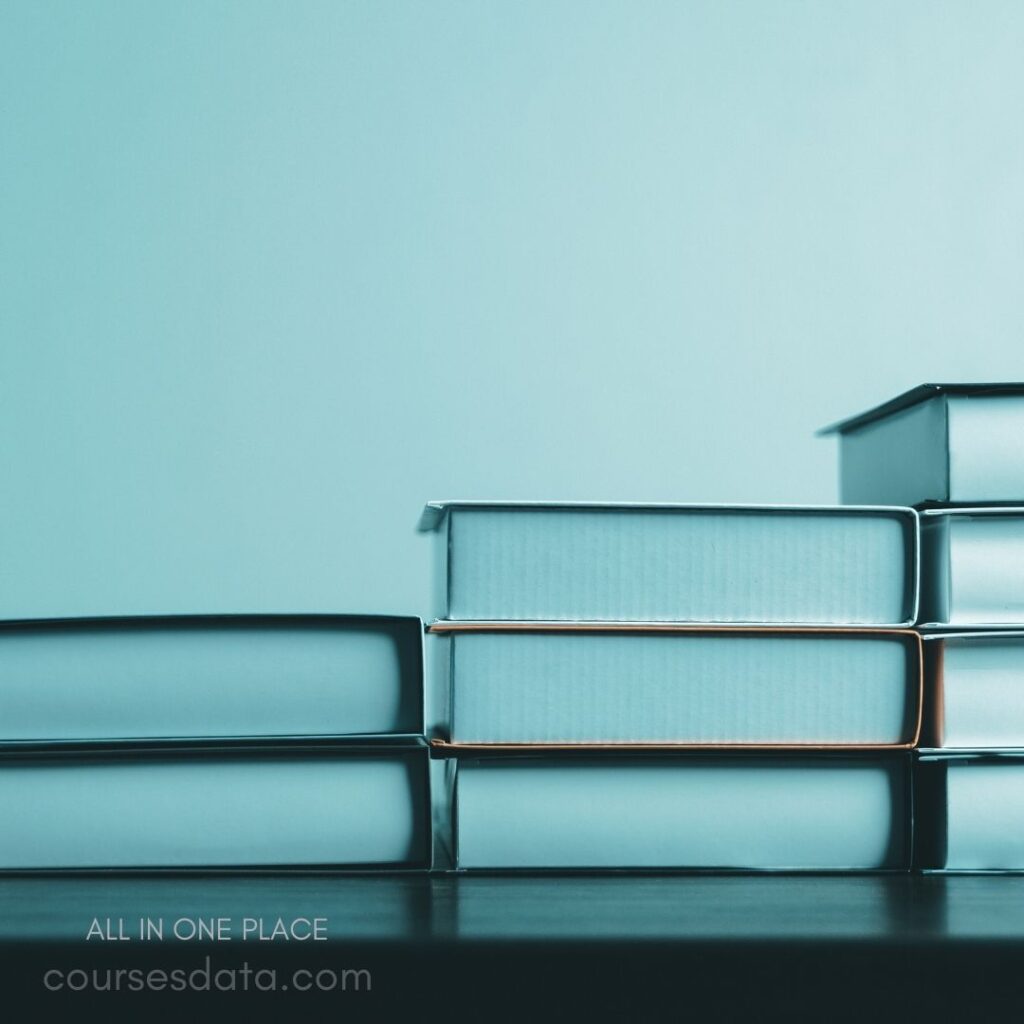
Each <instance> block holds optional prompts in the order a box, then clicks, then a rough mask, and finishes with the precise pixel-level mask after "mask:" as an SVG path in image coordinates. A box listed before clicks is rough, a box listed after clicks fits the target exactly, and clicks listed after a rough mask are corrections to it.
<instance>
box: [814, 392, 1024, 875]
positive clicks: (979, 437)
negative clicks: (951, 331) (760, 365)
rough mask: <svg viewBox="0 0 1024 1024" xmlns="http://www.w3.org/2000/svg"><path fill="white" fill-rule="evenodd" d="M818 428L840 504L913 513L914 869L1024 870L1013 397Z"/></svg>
mask: <svg viewBox="0 0 1024 1024" xmlns="http://www.w3.org/2000/svg"><path fill="white" fill-rule="evenodd" d="M827 429H828V430H831V431H835V432H837V433H838V434H839V437H840V458H841V471H840V476H841V491H842V497H843V500H844V501H850V502H882V501H891V502H899V503H900V504H904V505H913V506H916V507H917V508H918V509H919V510H920V517H921V537H922V577H921V613H920V621H919V625H920V629H921V632H922V633H923V634H924V646H925V652H926V658H925V665H926V682H927V686H926V714H925V723H924V731H923V734H922V749H921V750H920V751H919V752H918V753H917V760H916V764H915V781H916V799H915V807H916V814H915V827H916V831H917V844H916V846H917V855H916V857H915V860H916V863H917V865H918V866H919V867H921V868H923V869H925V870H950V871H956V870H962V871H964V870H967V871H977V870H991V871H998V870H1021V869H1024V384H925V385H922V386H920V387H918V388H915V389H914V390H912V391H909V392H907V393H906V394H904V395H901V396H899V397H898V398H895V399H893V400H892V401H890V402H887V403H886V404H885V405H882V406H880V407H878V408H876V409H872V410H871V411H869V412H867V413H864V414H862V415H860V416H856V417H854V418H852V419H849V420H845V421H843V422H842V423H839V424H836V425H835V426H834V427H832V428H827Z"/></svg>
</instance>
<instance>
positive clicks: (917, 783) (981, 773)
mask: <svg viewBox="0 0 1024 1024" xmlns="http://www.w3.org/2000/svg"><path fill="white" fill-rule="evenodd" d="M914 818H915V822H916V823H917V824H916V836H915V843H914V846H915V849H914V864H915V867H917V868H920V869H922V870H925V871H1024V750H1021V751H1001V752H994V751H973V752H968V751H961V752H955V753H954V752H940V751H930V750H926V751H922V752H921V753H920V754H919V755H917V761H916V763H915V765H914Z"/></svg>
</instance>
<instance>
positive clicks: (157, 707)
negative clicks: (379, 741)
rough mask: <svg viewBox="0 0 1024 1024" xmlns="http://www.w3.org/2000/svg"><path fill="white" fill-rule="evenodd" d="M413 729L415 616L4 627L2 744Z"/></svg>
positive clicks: (419, 717) (418, 689)
mask: <svg viewBox="0 0 1024 1024" xmlns="http://www.w3.org/2000/svg"><path fill="white" fill-rule="evenodd" d="M422 731H423V658H422V624H421V622H420V620H419V619H416V618H411V617H410V618H395V617H352V616H342V615H271V616H251V615H236V616H179V617H168V618H144V617H143V618H128V619H77V620H74V619H72V620H54V621H43V622H39V621H34V622H8V623H4V624H2V625H0V742H29V743H63V742H96V741H113V740H136V739H175V738H185V739H207V738H213V739H229V738H237V737H285V736H360V735H376V734H395V733H413V734H416V733H421V732H422Z"/></svg>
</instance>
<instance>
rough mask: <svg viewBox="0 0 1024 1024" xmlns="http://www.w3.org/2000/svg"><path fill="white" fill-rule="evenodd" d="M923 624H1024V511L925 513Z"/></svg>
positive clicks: (995, 626) (984, 626) (983, 626)
mask: <svg viewBox="0 0 1024 1024" xmlns="http://www.w3.org/2000/svg"><path fill="white" fill-rule="evenodd" d="M921 622H922V624H923V625H924V627H925V628H929V627H931V628H942V627H946V626H969V627H971V628H972V629H1000V628H1006V627H1008V626H1017V625H1020V626H1024V508H1015V507H1013V508H965V509H926V510H924V511H923V512H922V513H921Z"/></svg>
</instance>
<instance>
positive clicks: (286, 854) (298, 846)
mask: <svg viewBox="0 0 1024 1024" xmlns="http://www.w3.org/2000/svg"><path fill="white" fill-rule="evenodd" d="M426 771H427V766H426V751H425V749H424V748H422V747H421V748H418V749H415V748H409V749H400V748H392V749H389V748H387V747H372V748H366V749H357V748H350V749H345V750H341V749H337V748H335V749H324V748H311V749H305V750H300V749H298V748H296V747H295V746H291V747H280V748H276V749H275V748H272V747H269V746H264V747H261V748H258V749H248V750H228V751H211V750H206V749H191V750H187V749H182V748H175V749H163V750H159V749H157V750H153V749H149V750H134V751H123V750H122V751H121V752H113V753H112V752H110V751H105V752H99V751H96V752H89V753H88V754H86V753H77V754H67V753H65V754H64V755H63V756H56V755H54V754H52V753H50V754H31V755H27V754H24V753H22V754H16V755H12V754H10V753H7V754H5V755H4V756H3V757H2V758H0V822H3V827H2V828H0V869H3V870H19V871H20V870H40V869H46V870H58V869H61V870H63V869H90V870H91V869H106V868H121V869H147V868H164V869H167V868H239V867H250V868H256V867H260V868H269V867H316V866H346V867H356V866H382V865H387V866H391V867H427V866H429V857H430V825H429V821H430V818H429V806H428V797H427V779H426Z"/></svg>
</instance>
